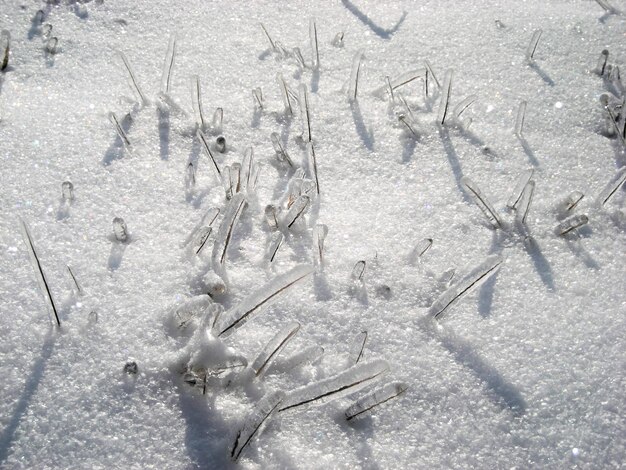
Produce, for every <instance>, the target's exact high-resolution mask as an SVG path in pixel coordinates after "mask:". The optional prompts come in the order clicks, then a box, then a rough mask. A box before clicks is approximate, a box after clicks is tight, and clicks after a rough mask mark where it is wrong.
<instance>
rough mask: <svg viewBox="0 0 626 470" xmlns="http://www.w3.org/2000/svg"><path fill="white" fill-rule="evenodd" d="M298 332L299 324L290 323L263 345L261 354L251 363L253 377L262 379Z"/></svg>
mask: <svg viewBox="0 0 626 470" xmlns="http://www.w3.org/2000/svg"><path fill="white" fill-rule="evenodd" d="M298 331H300V323H298V322H291V323H289V324H288V325H286V326H285V327H284V328H282V329H281V330H280V331H279V332H278V333H276V334H275V335H274V337H273V338H272V339H271V340H270V341H269V343H267V344H266V345H265V347H264V348H263V350H262V351H261V353H260V354H259V355H258V356H257V358H256V359H255V360H254V362H253V363H252V370H253V371H254V375H255V377H262V376H263V374H264V373H265V372H266V371H267V369H268V367H269V365H270V364H271V363H272V361H273V360H274V359H276V358H277V357H278V355H279V354H280V352H281V351H282V350H283V349H284V347H285V346H287V344H288V343H289V341H291V340H292V339H293V338H294V336H296V334H297V333H298Z"/></svg>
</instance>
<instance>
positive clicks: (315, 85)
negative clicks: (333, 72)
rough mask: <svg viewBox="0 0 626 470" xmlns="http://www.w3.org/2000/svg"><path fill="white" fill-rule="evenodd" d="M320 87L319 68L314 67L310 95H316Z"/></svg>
mask: <svg viewBox="0 0 626 470" xmlns="http://www.w3.org/2000/svg"><path fill="white" fill-rule="evenodd" d="M319 86H320V68H319V67H315V68H314V69H313V75H312V76H311V93H317V90H318V89H319Z"/></svg>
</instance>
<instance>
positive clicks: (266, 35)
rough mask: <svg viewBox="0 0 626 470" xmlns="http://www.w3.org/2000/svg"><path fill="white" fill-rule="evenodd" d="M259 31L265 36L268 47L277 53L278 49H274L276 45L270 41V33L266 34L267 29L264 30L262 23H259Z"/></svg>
mask: <svg viewBox="0 0 626 470" xmlns="http://www.w3.org/2000/svg"><path fill="white" fill-rule="evenodd" d="M260 26H261V29H262V30H263V34H264V36H265V38H266V39H267V42H269V44H270V47H271V48H272V50H273V51H275V52H278V49H277V48H276V43H275V42H274V40H273V39H272V37H271V36H270V33H268V32H267V29H265V25H264V24H263V23H260Z"/></svg>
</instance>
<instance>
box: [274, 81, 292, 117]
mask: <svg viewBox="0 0 626 470" xmlns="http://www.w3.org/2000/svg"><path fill="white" fill-rule="evenodd" d="M276 81H277V82H278V87H279V88H280V96H281V97H282V99H283V105H284V106H285V111H286V112H288V113H289V114H290V115H291V114H293V108H292V107H291V100H290V99H289V92H288V91H287V83H286V82H285V79H284V78H283V76H282V75H281V74H280V73H277V74H276Z"/></svg>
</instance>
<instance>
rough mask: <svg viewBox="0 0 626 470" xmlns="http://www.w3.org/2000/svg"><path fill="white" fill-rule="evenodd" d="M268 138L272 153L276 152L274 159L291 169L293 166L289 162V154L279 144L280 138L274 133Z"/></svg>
mask: <svg viewBox="0 0 626 470" xmlns="http://www.w3.org/2000/svg"><path fill="white" fill-rule="evenodd" d="M270 138H271V140H272V146H273V147H274V152H276V158H277V159H278V161H280V162H287V163H288V164H289V166H290V167H292V168H293V166H294V164H293V162H292V161H291V158H289V154H288V153H287V151H286V150H285V148H284V147H283V144H281V143H280V137H279V136H278V134H277V133H276V132H272V134H271V135H270Z"/></svg>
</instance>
